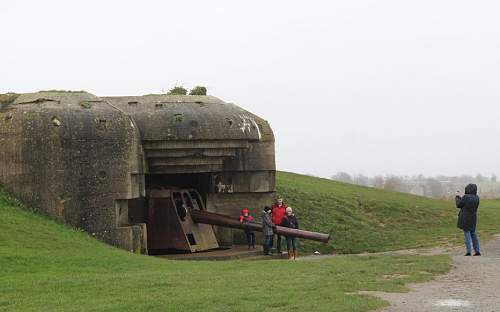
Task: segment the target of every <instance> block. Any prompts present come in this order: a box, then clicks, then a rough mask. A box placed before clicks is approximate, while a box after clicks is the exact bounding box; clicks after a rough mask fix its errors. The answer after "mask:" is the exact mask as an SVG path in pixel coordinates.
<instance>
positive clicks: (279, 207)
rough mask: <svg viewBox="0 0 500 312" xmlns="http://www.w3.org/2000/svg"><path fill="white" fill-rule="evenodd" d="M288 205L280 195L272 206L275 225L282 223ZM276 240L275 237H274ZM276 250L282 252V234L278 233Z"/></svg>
mask: <svg viewBox="0 0 500 312" xmlns="http://www.w3.org/2000/svg"><path fill="white" fill-rule="evenodd" d="M286 207H287V206H286V205H285V203H283V198H281V197H278V201H277V202H276V203H275V204H274V205H273V206H272V207H271V214H272V217H273V224H274V225H281V221H282V220H283V218H284V217H285V214H286ZM273 241H274V237H273ZM276 251H277V252H278V253H279V254H280V253H281V235H279V234H276Z"/></svg>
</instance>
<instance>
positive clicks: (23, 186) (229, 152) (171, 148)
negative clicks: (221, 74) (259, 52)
mask: <svg viewBox="0 0 500 312" xmlns="http://www.w3.org/2000/svg"><path fill="white" fill-rule="evenodd" d="M0 144H1V146H2V148H1V149H0V183H1V184H2V185H3V186H4V187H5V188H6V189H7V190H8V191H10V192H12V193H13V194H14V195H16V196H17V197H18V198H20V199H21V200H22V201H23V202H24V203H26V204H27V205H30V206H32V207H34V208H37V209H39V210H40V211H42V212H44V213H46V214H47V215H50V216H52V217H53V218H56V219H59V220H62V221H64V222H66V223H68V224H70V225H73V226H75V227H78V228H81V229H83V230H85V231H87V232H88V233H89V234H91V235H93V236H95V237H97V238H99V239H101V240H104V241H106V242H108V243H110V244H113V245H115V246H118V247H120V248H124V249H127V250H131V251H135V252H142V253H147V252H148V251H149V252H151V253H161V252H165V251H169V250H173V249H175V250H183V251H187V252H194V251H199V250H206V249H211V248H216V247H217V246H231V245H232V244H234V243H238V242H239V241H241V240H243V237H242V233H240V231H233V230H232V229H231V228H227V227H222V226H211V225H206V224H201V223H195V222H192V220H190V217H189V212H190V210H204V211H207V212H215V213H220V214H224V215H228V216H234V217H236V216H237V215H238V214H239V211H240V210H241V208H243V207H246V208H249V209H251V210H254V211H260V210H261V209H262V207H263V206H264V205H269V204H271V203H272V201H273V200H274V197H275V169H276V168H275V160H274V136H273V133H272V130H271V128H270V127H269V124H268V123H267V122H266V121H265V120H263V119H261V118H259V117H258V116H255V115H253V114H251V113H249V112H247V111H245V110H243V109H242V108H240V107H238V106H236V105H234V104H230V103H225V102H223V101H221V100H219V99H217V98H215V97H211V96H168V95H146V96H131V97H97V96H94V95H92V94H89V93H87V92H68V91H42V92H36V93H26V94H13V93H9V94H2V95H0ZM183 209H184V213H183ZM186 209H187V210H186ZM162 220H167V221H166V222H164V221H162ZM34 230H35V231H36V229H34Z"/></svg>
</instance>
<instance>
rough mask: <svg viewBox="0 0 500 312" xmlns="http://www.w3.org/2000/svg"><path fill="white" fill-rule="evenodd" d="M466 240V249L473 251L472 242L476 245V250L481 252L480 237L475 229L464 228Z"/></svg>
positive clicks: (469, 251)
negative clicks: (467, 229) (466, 229)
mask: <svg viewBox="0 0 500 312" xmlns="http://www.w3.org/2000/svg"><path fill="white" fill-rule="evenodd" d="M464 241H465V249H466V251H467V253H469V254H470V253H471V248H470V245H471V242H472V246H473V247H474V252H475V253H479V238H478V237H477V234H476V232H473V231H465V230H464Z"/></svg>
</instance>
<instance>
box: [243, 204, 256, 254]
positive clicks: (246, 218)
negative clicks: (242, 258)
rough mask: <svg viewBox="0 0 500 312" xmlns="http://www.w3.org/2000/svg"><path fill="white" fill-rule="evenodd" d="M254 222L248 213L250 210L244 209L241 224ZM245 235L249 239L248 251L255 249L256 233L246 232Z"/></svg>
mask: <svg viewBox="0 0 500 312" xmlns="http://www.w3.org/2000/svg"><path fill="white" fill-rule="evenodd" d="M253 220H254V219H253V217H252V216H251V215H250V213H249V212H248V209H247V208H243V210H241V215H240V222H241V223H248V222H253ZM245 235H246V237H247V244H248V249H250V248H253V249H255V233H254V232H252V231H247V230H245Z"/></svg>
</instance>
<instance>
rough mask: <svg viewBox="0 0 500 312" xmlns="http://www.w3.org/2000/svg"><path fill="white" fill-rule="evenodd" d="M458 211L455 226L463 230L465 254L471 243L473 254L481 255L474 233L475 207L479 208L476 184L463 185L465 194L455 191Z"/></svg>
mask: <svg viewBox="0 0 500 312" xmlns="http://www.w3.org/2000/svg"><path fill="white" fill-rule="evenodd" d="M455 201H456V204H457V208H459V209H460V212H459V213H458V223H457V227H458V228H460V229H462V230H463V231H464V242H465V249H466V253H465V255H466V256H470V255H471V243H472V246H473V248H474V256H481V252H480V250H479V237H478V236H477V234H476V224H477V209H478V208H479V202H480V200H479V196H478V195H477V185H476V184H469V185H467V186H466V187H465V195H463V196H462V195H461V194H460V192H459V191H457V195H456V196H455Z"/></svg>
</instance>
